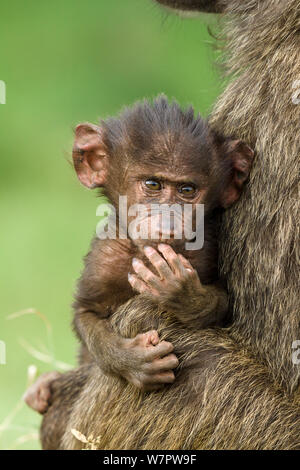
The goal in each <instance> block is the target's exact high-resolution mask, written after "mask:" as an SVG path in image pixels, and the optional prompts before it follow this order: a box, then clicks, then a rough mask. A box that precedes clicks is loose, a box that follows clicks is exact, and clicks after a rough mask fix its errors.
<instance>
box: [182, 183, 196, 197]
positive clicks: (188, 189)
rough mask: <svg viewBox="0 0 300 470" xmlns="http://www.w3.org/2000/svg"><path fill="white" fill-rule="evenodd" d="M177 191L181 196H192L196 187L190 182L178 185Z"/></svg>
mask: <svg viewBox="0 0 300 470" xmlns="http://www.w3.org/2000/svg"><path fill="white" fill-rule="evenodd" d="M178 192H179V193H180V194H182V195H183V196H194V194H195V192H196V188H195V186H194V185H192V184H182V185H181V186H179V188H178Z"/></svg>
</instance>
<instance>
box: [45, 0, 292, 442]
mask: <svg viewBox="0 0 300 470" xmlns="http://www.w3.org/2000/svg"><path fill="white" fill-rule="evenodd" d="M164 3H167V2H164ZM168 3H169V4H172V3H173V6H180V4H182V3H183V4H185V6H186V5H187V4H188V1H187V0H186V2H183V1H178V2H176V5H174V3H175V2H171V1H170V2H168ZM191 3H193V5H194V6H195V5H196V4H197V3H198V5H199V6H203V5H204V3H205V2H196V1H195V2H191ZM206 4H207V5H209V4H210V5H212V2H206ZM217 4H218V5H219V6H220V7H221V5H224V9H225V12H226V13H227V14H228V17H229V20H228V27H227V39H228V52H229V58H228V67H229V71H230V72H232V73H234V74H235V75H236V76H235V79H234V80H233V81H232V83H231V84H230V85H229V87H228V88H227V89H226V91H225V92H224V94H223V96H222V97H221V98H220V100H219V102H218V104H217V106H216V108H215V110H214V112H213V114H212V117H211V122H212V124H213V125H214V126H215V127H216V128H217V129H218V130H219V131H221V132H224V133H225V134H229V135H233V134H234V135H236V136H237V137H239V138H242V139H244V140H246V141H248V142H250V143H251V144H252V146H254V147H255V148H256V151H257V153H258V158H257V159H256V164H255V168H254V171H253V172H252V176H251V181H250V186H249V189H248V191H247V192H246V194H244V196H243V197H242V200H241V201H240V202H239V203H238V204H237V205H236V206H235V208H234V209H232V210H230V211H229V212H227V213H226V215H225V217H224V223H223V231H222V244H221V248H222V251H221V267H222V272H223V273H224V274H225V275H226V276H227V279H228V282H229V290H230V296H231V301H232V306H233V315H234V323H233V325H232V327H230V328H229V329H223V330H202V331H197V332H193V333H192V334H191V331H186V330H185V329H182V328H178V325H175V327H174V326H173V325H172V324H170V323H169V320H168V319H164V318H163V317H160V318H159V322H161V324H160V325H158V329H159V331H161V332H162V334H164V332H165V333H166V337H167V338H168V339H169V338H170V339H171V338H172V341H173V343H174V345H175V351H178V356H179V358H180V370H179V373H178V376H177V377H176V381H175V383H174V385H173V386H172V387H171V388H170V389H169V390H168V391H166V390H162V391H160V392H156V393H152V394H145V395H141V394H140V392H138V391H136V390H133V389H132V388H128V387H130V386H129V385H127V384H123V385H122V384H120V383H119V382H114V383H113V384H112V383H111V382H109V383H108V382H107V381H108V380H112V379H111V378H105V377H104V376H102V375H101V376H100V377H99V374H100V373H99V372H98V375H97V371H96V369H95V370H94V371H93V373H91V374H90V375H89V378H88V384H87V386H86V387H84V388H83V390H82V392H81V395H80V399H79V400H78V401H77V402H76V404H75V406H74V408H73V413H72V418H71V420H70V421H69V423H68V426H67V430H66V433H65V436H64V443H65V444H64V445H65V446H66V447H67V448H76V447H83V446H84V444H82V443H80V442H79V441H76V440H75V438H73V437H72V435H71V433H70V428H71V427H75V428H78V430H80V431H81V432H83V433H84V434H86V435H90V434H94V437H95V438H96V437H98V438H99V442H98V444H97V446H98V447H99V448H148V449H149V448H150V449H151V448H152V449H156V448H170V449H172V448H196V449H224V448H225V449H299V448H300V438H299V436H300V414H299V378H300V368H299V366H297V365H294V364H293V363H292V358H291V356H292V354H291V353H292V349H291V346H292V342H293V341H294V340H297V339H299V338H300V331H299V310H300V309H299V259H300V252H299V249H300V247H299V234H300V233H299V231H300V227H299V220H300V210H299V206H300V203H299V201H300V198H299V154H300V148H299V146H300V144H299V139H298V138H297V133H298V127H299V122H300V108H299V106H295V105H293V104H292V101H291V95H292V83H293V81H294V80H296V79H299V76H300V52H299V51H300V48H299V46H300V44H299V42H300V39H299V29H300V6H299V2H298V0H287V1H285V2H274V0H261V1H255V0H245V1H244V2H241V1H240V0H228V1H225V0H224V1H220V2H217ZM138 300H141V299H138V298H136V299H134V300H132V301H130V303H129V304H128V306H127V307H126V308H125V311H124V307H123V308H122V309H121V311H120V312H118V313H116V314H115V319H116V324H115V327H116V328H119V329H120V331H121V332H122V333H123V334H129V333H130V334H134V332H135V328H136V323H135V322H136V321H137V318H140V317H142V318H141V321H144V319H145V318H146V319H149V318H151V313H152V315H154V316H155V312H156V309H155V308H154V307H153V306H152V307H151V305H149V304H147V303H144V304H140V303H139V302H138ZM118 315H120V316H121V318H122V322H121V323H119V324H118V318H119V317H118ZM146 321H147V320H146ZM156 321H157V320H156ZM177 332H178V336H176V335H177ZM182 343H184V344H186V345H188V349H187V350H188V352H187V353H186V354H185V355H184V354H183V356H181V351H182V349H181V348H182ZM191 370H192V373H190V375H189V371H191ZM180 374H182V378H184V380H181V378H180V377H181V376H180ZM185 374H186V375H185ZM177 379H178V380H177ZM63 380H64V379H63V378H62V379H60V381H61V382H63ZM59 385H60V384H59ZM111 387H115V388H111ZM120 387H121V388H120ZM122 387H123V388H122ZM58 388H59V387H58ZM108 390H110V391H112V393H110V395H109V396H108ZM114 390H115V391H116V394H114V393H113V391H114ZM103 396H106V397H107V399H106V400H104V401H103ZM120 396H121V397H122V399H120ZM116 397H118V399H117V400H116ZM104 404H105V410H103V409H102V407H103V406H104ZM60 406H61V407H62V411H64V412H66V410H67V409H68V406H67V404H66V403H62V402H60ZM54 409H55V407H53V409H52V410H51V409H50V410H49V413H53V412H54V411H53V410H54ZM106 413H107V415H106ZM49 416H50V415H49ZM106 416H107V418H106ZM49 419H50V418H49ZM46 425H47V417H46V421H45V422H44V427H43V430H44V436H46V437H44V438H45V439H46V438H47V439H48V440H49V439H51V436H50V435H49V433H47V432H46V429H47V426H46ZM44 442H45V441H44Z"/></svg>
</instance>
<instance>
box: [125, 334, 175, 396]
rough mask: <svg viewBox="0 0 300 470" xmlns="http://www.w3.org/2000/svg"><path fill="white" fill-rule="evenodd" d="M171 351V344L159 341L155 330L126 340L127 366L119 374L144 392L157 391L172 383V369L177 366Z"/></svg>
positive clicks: (173, 377)
mask: <svg viewBox="0 0 300 470" xmlns="http://www.w3.org/2000/svg"><path fill="white" fill-rule="evenodd" d="M173 349H174V348H173V346H172V344H171V343H168V342H167V341H160V340H159V336H158V333H157V331H155V330H153V331H148V332H147V333H143V334H139V335H137V336H136V337H135V338H133V339H126V340H125V346H124V353H125V357H126V359H127V361H126V362H127V365H126V369H124V370H123V371H122V372H121V374H122V376H123V377H124V378H125V379H126V380H128V382H130V383H132V384H133V385H135V386H136V387H138V388H139V389H141V390H144V391H150V390H157V389H159V388H161V387H163V385H164V384H170V383H173V382H174V380H175V375H174V372H173V369H175V368H176V367H177V366H178V359H177V357H176V356H175V354H172V351H173Z"/></svg>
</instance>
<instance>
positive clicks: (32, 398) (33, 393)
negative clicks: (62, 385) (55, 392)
mask: <svg viewBox="0 0 300 470" xmlns="http://www.w3.org/2000/svg"><path fill="white" fill-rule="evenodd" d="M60 375H61V374H60V373H59V372H56V371H53V372H46V373H45V374H42V375H41V376H40V377H39V378H38V379H37V381H36V382H35V383H34V384H33V385H31V387H29V389H28V390H26V392H25V394H24V396H23V400H24V401H25V403H26V404H27V405H28V406H29V407H30V408H32V409H33V410H34V411H37V412H38V413H41V414H44V413H46V411H47V410H48V407H49V404H50V401H51V394H52V390H51V384H52V382H53V381H54V380H56V379H58V377H60Z"/></svg>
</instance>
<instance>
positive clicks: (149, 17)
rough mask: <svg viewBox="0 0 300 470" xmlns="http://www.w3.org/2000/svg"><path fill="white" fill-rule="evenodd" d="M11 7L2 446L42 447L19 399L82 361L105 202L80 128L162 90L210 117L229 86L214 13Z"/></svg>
mask: <svg viewBox="0 0 300 470" xmlns="http://www.w3.org/2000/svg"><path fill="white" fill-rule="evenodd" d="M0 10H1V11H0V80H3V81H5V83H6V87H7V96H6V100H7V102H6V104H5V105H2V104H0V150H1V158H0V191H1V197H0V214H1V229H0V254H1V257H0V340H2V341H5V343H6V349H7V351H6V354H7V364H6V365H0V387H1V388H0V449H9V448H13V449H15V448H20V449H38V448H39V443H38V441H37V439H36V438H35V436H36V434H37V431H38V426H39V422H40V417H39V416H38V415H37V414H35V413H33V412H32V411H30V410H29V409H27V408H26V407H25V406H22V402H21V401H20V399H21V397H22V395H23V393H24V390H25V387H26V383H27V370H28V367H29V366H30V365H32V364H33V365H35V366H36V367H37V368H38V372H39V373H40V372H43V371H47V370H52V369H53V368H58V367H59V366H64V365H65V366H66V367H67V364H70V365H74V364H75V361H76V359H75V356H76V341H75V339H74V337H73V334H72V331H71V328H70V320H71V308H70V304H71V302H72V292H73V289H74V284H75V281H76V279H77V278H78V276H79V273H80V270H81V269H82V257H83V255H84V254H85V253H86V252H87V250H88V247H89V243H90V240H91V238H92V236H93V234H94V232H95V227H96V223H97V218H96V215H95V211H96V207H97V204H98V203H99V201H98V200H97V199H96V198H95V195H94V194H93V193H92V192H89V191H88V190H86V189H84V188H83V187H81V186H80V185H79V183H78V182H77V179H76V176H75V174H74V172H73V170H72V168H71V166H70V165H69V164H68V160H69V158H70V149H71V146H72V129H73V128H74V126H75V125H76V124H77V123H79V122H81V121H92V122H97V120H98V119H99V118H100V117H106V116H107V115H110V114H115V113H116V112H118V110H119V109H120V108H121V107H122V106H124V105H127V104H131V103H133V102H134V101H135V100H137V99H140V98H143V97H153V96H155V95H156V94H158V93H160V92H164V93H166V94H167V95H168V96H170V97H176V98H177V100H178V101H179V102H180V103H182V104H183V105H186V104H190V103H193V104H194V106H195V108H196V109H197V110H200V111H201V113H203V114H204V115H207V113H208V112H209V110H210V108H211V105H212V103H213V102H214V101H215V99H216V97H217V95H218V94H219V92H220V89H221V83H220V81H219V80H218V77H217V71H216V70H215V69H214V67H213V62H214V60H215V58H216V57H215V53H214V51H213V48H212V47H211V44H212V42H213V41H212V39H211V38H210V36H209V34H208V32H207V22H208V21H209V23H213V22H214V21H215V19H214V18H211V17H210V18H209V19H207V17H206V18H205V22H203V21H201V20H199V19H189V20H182V19H180V18H179V17H176V16H173V15H168V14H166V12H165V11H164V10H162V9H161V8H160V7H158V6H157V5H154V4H153V3H152V2H151V1H150V0H86V1H85V2H83V1H81V0H59V1H58V0H52V2H49V1H48V0H47V1H46V0H27V1H26V2H24V0H11V1H10V2H3V3H2V4H1V9H0ZM27 309H33V310H32V311H33V313H32V314H31V313H30V310H29V313H28V314H24V315H23V314H22V315H21V314H20V315H17V316H16V317H15V318H11V319H8V318H7V317H9V316H10V315H11V314H13V313H16V312H22V311H24V310H25V311H26V310H27ZM34 312H40V313H41V314H42V315H44V316H45V317H46V318H47V319H48V323H46V324H45V321H43V320H42V319H41V318H40V316H39V315H38V314H37V313H34ZM47 325H48V326H47ZM55 361H56V362H55ZM57 361H60V362H63V363H64V364H58V363H57Z"/></svg>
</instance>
